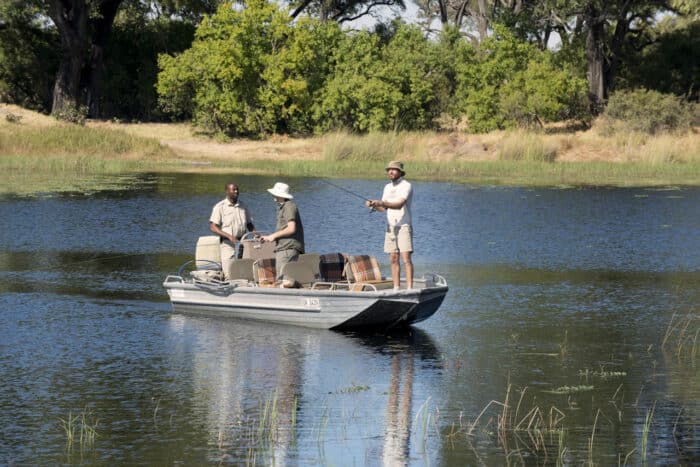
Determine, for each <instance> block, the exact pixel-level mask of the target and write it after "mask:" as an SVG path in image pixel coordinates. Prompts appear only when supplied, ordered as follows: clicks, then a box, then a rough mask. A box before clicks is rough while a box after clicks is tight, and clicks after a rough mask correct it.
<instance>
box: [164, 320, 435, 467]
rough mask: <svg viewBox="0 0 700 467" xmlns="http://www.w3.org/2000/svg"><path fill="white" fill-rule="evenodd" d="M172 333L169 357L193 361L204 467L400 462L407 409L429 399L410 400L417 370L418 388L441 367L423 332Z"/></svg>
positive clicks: (185, 325)
mask: <svg viewBox="0 0 700 467" xmlns="http://www.w3.org/2000/svg"><path fill="white" fill-rule="evenodd" d="M171 324H172V326H174V327H175V328H176V330H177V333H178V335H179V338H181V339H182V341H180V343H179V345H178V349H176V350H175V351H180V352H186V353H187V354H189V355H181V356H179V357H180V358H191V360H192V372H193V374H192V381H193V388H192V399H191V400H192V402H191V403H192V404H193V406H194V407H192V412H193V413H194V414H195V416H196V417H198V418H199V420H198V421H200V423H196V424H195V425H199V426H200V427H201V426H202V424H203V425H204V426H206V433H203V434H204V435H205V436H206V438H207V444H208V446H209V449H208V451H207V452H208V458H209V459H208V460H211V461H224V462H242V461H246V459H248V460H250V459H251V457H254V458H256V459H257V460H258V461H263V460H264V462H263V463H264V464H268V465H270V464H274V465H285V464H288V463H289V464H298V463H318V462H321V463H322V464H323V463H332V464H338V463H341V464H342V463H346V462H348V459H353V458H354V462H355V463H366V462H369V463H371V464H380V463H381V464H385V465H401V464H405V463H406V462H407V461H408V459H409V453H410V451H411V446H410V439H411V436H410V435H411V419H412V417H414V416H415V409H414V407H413V401H414V400H420V401H424V400H425V398H426V397H428V396H429V395H427V396H423V397H422V398H419V399H416V397H415V394H414V378H415V373H416V361H417V359H419V360H421V361H423V362H427V363H423V364H421V365H420V367H419V368H420V370H419V371H420V372H421V373H419V378H421V379H422V383H421V384H422V386H425V385H426V383H428V384H430V383H431V382H434V381H435V378H437V373H438V372H437V370H438V369H439V368H438V367H439V362H440V360H439V355H440V353H439V352H438V350H437V349H436V347H435V345H434V344H433V342H432V340H431V338H430V337H429V336H428V335H427V334H426V333H425V332H424V331H422V330H420V329H415V328H413V329H409V330H408V331H407V332H402V333H399V334H397V335H395V336H386V335H363V334H358V333H352V334H350V333H348V334H341V333H337V332H329V331H323V330H315V329H307V328H300V327H290V326H281V325H272V324H266V323H256V322H248V321H243V320H231V319H215V318H214V319H210V318H202V317H190V316H184V315H173V316H172V318H171ZM182 342H186V343H187V346H188V347H189V348H185V347H183V346H182ZM174 358H177V357H174ZM424 372H429V373H430V374H428V375H425V374H423V373H424ZM424 389H425V388H423V390H424ZM380 407H385V410H379V408H380ZM367 430H370V431H371V433H369V434H368V433H367Z"/></svg>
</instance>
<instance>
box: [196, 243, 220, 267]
mask: <svg viewBox="0 0 700 467" xmlns="http://www.w3.org/2000/svg"><path fill="white" fill-rule="evenodd" d="M194 259H195V268H196V269H204V270H208V269H214V270H216V269H218V270H221V250H220V249H219V236H218V235H205V236H203V237H199V238H198V239H197V245H196V246H195V249H194Z"/></svg>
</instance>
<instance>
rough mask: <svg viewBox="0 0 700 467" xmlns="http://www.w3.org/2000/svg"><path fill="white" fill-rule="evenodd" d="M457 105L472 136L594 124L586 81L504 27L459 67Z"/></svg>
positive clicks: (550, 54) (547, 53) (499, 28)
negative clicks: (573, 123)
mask: <svg viewBox="0 0 700 467" xmlns="http://www.w3.org/2000/svg"><path fill="white" fill-rule="evenodd" d="M455 100H456V101H457V102H458V105H460V106H461V108H462V110H463V112H464V114H466V116H467V118H468V120H469V130H470V131H472V132H488V131H492V130H496V129H503V128H513V127H521V128H522V127H529V126H532V125H533V124H539V125H541V124H543V123H544V122H545V121H549V122H554V121H563V120H579V121H583V122H585V123H586V124H588V123H589V120H590V112H589V111H588V110H587V106H586V82H585V80H584V79H583V78H581V77H578V76H577V75H576V72H575V70H573V69H571V67H569V66H564V67H561V66H558V65H557V64H556V63H555V60H554V57H553V55H552V53H551V52H549V51H540V50H538V49H537V48H535V47H534V46H533V45H531V44H528V43H526V42H523V41H521V40H519V39H517V38H516V37H514V36H513V35H512V34H511V33H510V32H509V31H507V30H505V29H504V28H502V27H496V28H495V34H494V36H493V37H489V38H488V39H486V40H485V41H484V42H483V43H482V45H481V47H480V49H479V50H478V52H477V53H476V55H475V56H474V58H472V59H471V60H469V61H464V62H462V63H460V64H459V65H458V67H457V92H456V95H455Z"/></svg>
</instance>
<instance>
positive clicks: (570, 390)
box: [544, 385, 594, 394]
mask: <svg viewBox="0 0 700 467" xmlns="http://www.w3.org/2000/svg"><path fill="white" fill-rule="evenodd" d="M593 389H594V386H586V385H578V386H560V387H558V388H556V389H551V390H549V391H544V392H547V393H549V394H574V393H577V392H585V391H592V390H593Z"/></svg>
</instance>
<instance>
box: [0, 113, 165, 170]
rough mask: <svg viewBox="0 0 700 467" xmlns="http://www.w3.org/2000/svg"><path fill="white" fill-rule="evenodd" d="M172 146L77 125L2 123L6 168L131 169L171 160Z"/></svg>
mask: <svg viewBox="0 0 700 467" xmlns="http://www.w3.org/2000/svg"><path fill="white" fill-rule="evenodd" d="M173 157H174V154H173V152H172V150H171V149H169V148H167V147H165V146H163V145H161V143H160V142H158V141H157V140H155V139H152V138H143V137H139V136H135V135H130V134H127V133H125V132H123V131H119V130H113V129H104V128H89V127H84V126H78V125H65V124H61V125H55V126H46V127H32V126H24V125H16V124H12V125H2V126H0V168H2V169H3V170H18V171H27V172H34V171H41V172H46V171H49V172H54V171H56V172H65V171H68V172H70V171H75V172H81V173H105V172H107V173H113V172H121V171H129V170H134V169H138V168H142V167H147V166H149V165H152V164H158V163H160V162H163V161H166V160H170V159H172V158H173Z"/></svg>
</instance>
